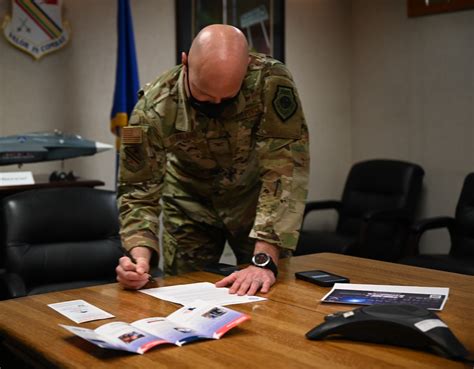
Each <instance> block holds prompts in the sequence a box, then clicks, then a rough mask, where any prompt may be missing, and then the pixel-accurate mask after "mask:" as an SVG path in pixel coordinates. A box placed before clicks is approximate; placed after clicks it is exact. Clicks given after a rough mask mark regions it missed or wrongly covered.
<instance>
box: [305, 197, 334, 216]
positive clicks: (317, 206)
mask: <svg viewBox="0 0 474 369" xmlns="http://www.w3.org/2000/svg"><path fill="white" fill-rule="evenodd" d="M340 208H341V202H340V201H338V200H324V201H308V202H306V205H305V208H304V216H306V215H307V214H308V213H310V212H311V211H313V210H327V209H334V210H336V211H337V212H338V213H339V210H340Z"/></svg>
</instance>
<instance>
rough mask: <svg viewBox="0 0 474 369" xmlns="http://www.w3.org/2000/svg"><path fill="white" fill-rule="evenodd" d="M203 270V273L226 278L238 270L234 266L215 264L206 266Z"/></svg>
mask: <svg viewBox="0 0 474 369" xmlns="http://www.w3.org/2000/svg"><path fill="white" fill-rule="evenodd" d="M203 270H204V271H205V272H209V273H215V274H220V275H225V276H227V275H230V274H232V273H234V272H235V271H237V270H239V268H238V267H237V266H236V265H231V264H225V263H215V264H210V265H206V266H205V267H204V268H203Z"/></svg>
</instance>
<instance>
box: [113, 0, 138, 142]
mask: <svg viewBox="0 0 474 369" xmlns="http://www.w3.org/2000/svg"><path fill="white" fill-rule="evenodd" d="M117 2H118V17H117V36H118V37H117V39H118V47H117V70H116V75H115V93H114V103H113V107H112V114H111V122H110V129H111V131H112V133H113V134H114V135H115V136H117V139H116V147H117V151H118V150H119V148H120V133H121V128H122V127H125V126H126V125H127V123H128V119H129V117H130V114H131V112H132V110H133V107H134V106H135V104H136V103H137V93H138V89H139V81H138V66H137V54H136V52H135V40H134V36H133V23H132V13H131V11H130V3H129V1H128V0H117Z"/></svg>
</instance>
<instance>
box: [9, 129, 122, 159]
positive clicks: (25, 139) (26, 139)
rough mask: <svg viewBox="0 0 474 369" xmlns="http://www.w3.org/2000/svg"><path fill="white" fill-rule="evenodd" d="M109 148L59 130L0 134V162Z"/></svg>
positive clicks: (75, 154) (70, 155) (60, 157)
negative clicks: (0, 135)
mask: <svg viewBox="0 0 474 369" xmlns="http://www.w3.org/2000/svg"><path fill="white" fill-rule="evenodd" d="M111 148H113V146H112V145H108V144H105V143H102V142H96V141H91V140H86V139H84V138H82V137H81V136H78V135H72V134H64V133H62V132H61V131H58V130H55V131H54V132H37V133H27V134H22V135H14V136H6V137H0V165H11V164H18V165H20V166H21V165H22V164H25V163H37V162H42V161H51V160H63V159H70V158H76V157H78V156H86V155H94V154H97V153H99V152H102V151H105V150H109V149H111Z"/></svg>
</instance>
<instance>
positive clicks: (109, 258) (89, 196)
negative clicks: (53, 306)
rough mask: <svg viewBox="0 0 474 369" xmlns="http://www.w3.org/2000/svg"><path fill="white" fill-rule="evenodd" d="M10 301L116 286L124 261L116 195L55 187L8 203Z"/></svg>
mask: <svg viewBox="0 0 474 369" xmlns="http://www.w3.org/2000/svg"><path fill="white" fill-rule="evenodd" d="M0 218H1V223H2V230H1V231H0V245H1V246H2V247H4V250H3V255H4V258H5V262H4V268H5V273H4V274H3V275H2V276H0V279H1V282H3V283H2V287H3V288H5V289H6V290H7V294H8V295H7V296H6V297H7V298H13V297H21V296H26V295H34V294H39V293H44V292H50V291H58V290H65V289H70V288H78V287H84V286H89V285H96V284H103V283H110V282H115V267H116V266H117V263H118V259H119V258H120V257H121V256H122V251H121V242H120V239H119V236H118V231H119V223H118V214H117V205H116V196H115V193H114V192H111V191H105V190H97V189H93V188H79V187H78V188H54V189H41V190H32V191H25V192H21V193H17V194H15V195H12V196H9V197H7V198H4V199H3V202H2V207H1V212H0Z"/></svg>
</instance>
